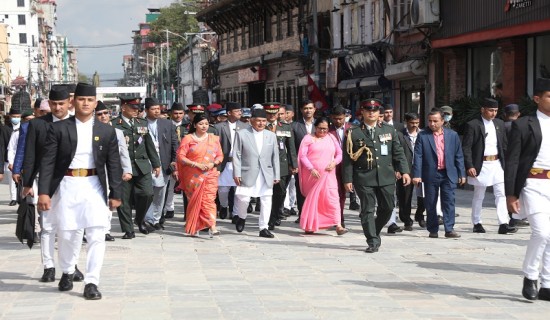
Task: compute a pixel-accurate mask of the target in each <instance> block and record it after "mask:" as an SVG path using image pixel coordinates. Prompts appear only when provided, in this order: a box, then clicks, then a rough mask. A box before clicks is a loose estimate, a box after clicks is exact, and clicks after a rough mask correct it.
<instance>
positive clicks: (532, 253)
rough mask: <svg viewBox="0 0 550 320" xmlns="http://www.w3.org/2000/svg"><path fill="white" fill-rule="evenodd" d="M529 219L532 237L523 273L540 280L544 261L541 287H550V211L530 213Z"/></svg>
mask: <svg viewBox="0 0 550 320" xmlns="http://www.w3.org/2000/svg"><path fill="white" fill-rule="evenodd" d="M549 211H550V210H549ZM527 219H529V225H530V226H531V238H530V239H529V242H528V244H527V251H526V253H525V259H524V260H523V273H524V274H525V277H527V279H530V280H538V279H539V269H540V265H541V262H542V272H540V277H541V287H543V288H550V213H549V212H548V211H547V212H545V213H535V214H530V215H528V216H527Z"/></svg>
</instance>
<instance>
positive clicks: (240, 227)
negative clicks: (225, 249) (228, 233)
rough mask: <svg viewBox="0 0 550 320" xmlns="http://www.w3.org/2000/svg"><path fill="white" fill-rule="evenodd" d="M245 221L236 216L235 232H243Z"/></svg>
mask: <svg viewBox="0 0 550 320" xmlns="http://www.w3.org/2000/svg"><path fill="white" fill-rule="evenodd" d="M245 223H246V220H245V219H242V218H239V217H238V216H237V222H236V223H235V229H237V232H243V230H244V225H245Z"/></svg>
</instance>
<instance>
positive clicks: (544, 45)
mask: <svg viewBox="0 0 550 320" xmlns="http://www.w3.org/2000/svg"><path fill="white" fill-rule="evenodd" d="M535 48H536V49H535V50H536V51H535V62H536V65H535V75H536V77H537V78H550V56H549V55H548V50H550V36H540V37H536V38H535Z"/></svg>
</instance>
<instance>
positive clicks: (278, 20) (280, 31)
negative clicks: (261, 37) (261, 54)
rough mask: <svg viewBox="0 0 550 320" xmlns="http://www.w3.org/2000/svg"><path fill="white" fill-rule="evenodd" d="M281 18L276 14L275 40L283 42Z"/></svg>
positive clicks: (280, 15) (279, 14)
mask: <svg viewBox="0 0 550 320" xmlns="http://www.w3.org/2000/svg"><path fill="white" fill-rule="evenodd" d="M282 20H283V17H282V14H281V13H280V12H279V13H277V22H276V23H277V40H283V21H282Z"/></svg>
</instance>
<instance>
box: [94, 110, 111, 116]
mask: <svg viewBox="0 0 550 320" xmlns="http://www.w3.org/2000/svg"><path fill="white" fill-rule="evenodd" d="M108 114H109V111H103V112H96V113H95V115H96V116H98V117H99V116H104V115H108Z"/></svg>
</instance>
